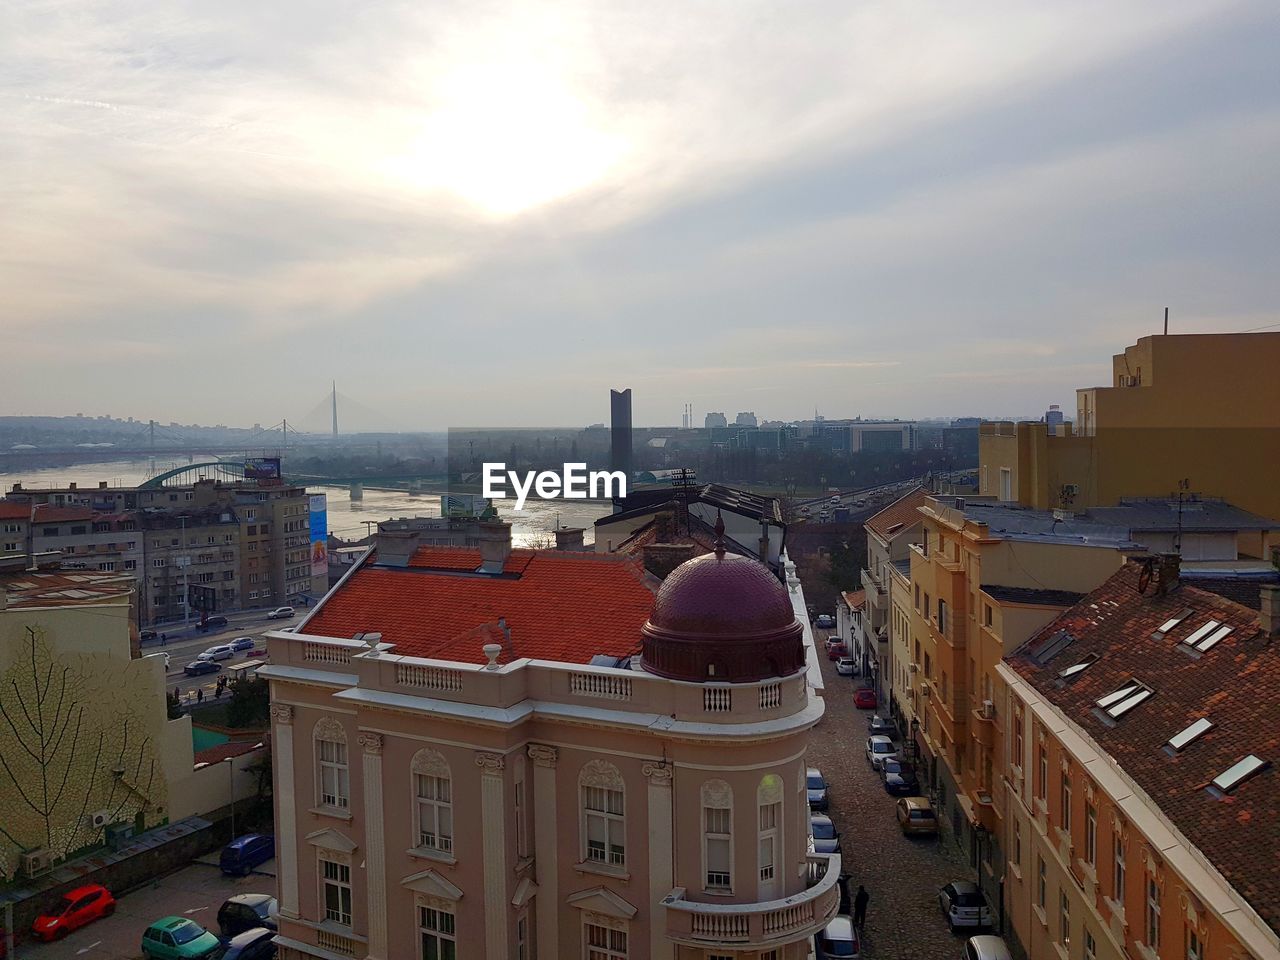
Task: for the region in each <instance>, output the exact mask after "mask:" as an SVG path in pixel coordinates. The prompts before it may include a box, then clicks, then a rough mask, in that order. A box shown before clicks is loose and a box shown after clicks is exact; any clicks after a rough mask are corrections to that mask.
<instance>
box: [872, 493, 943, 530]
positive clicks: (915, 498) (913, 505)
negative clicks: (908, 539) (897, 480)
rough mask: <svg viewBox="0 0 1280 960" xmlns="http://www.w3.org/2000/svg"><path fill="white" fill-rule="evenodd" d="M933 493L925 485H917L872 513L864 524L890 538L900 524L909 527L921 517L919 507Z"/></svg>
mask: <svg viewBox="0 0 1280 960" xmlns="http://www.w3.org/2000/svg"><path fill="white" fill-rule="evenodd" d="M930 496H931V494H930V493H929V491H928V490H926V489H925V488H924V487H916V488H915V489H914V490H912V491H911V492H910V493H908V494H907V495H906V496H905V497H899V498H898V499H897V500H895V501H893V503H891V504H889V505H888V506H887V507H885V508H884V509H883V510H881V511H880V512H879V513H875V514H872V515H871V517H869V518H868V519H867V522H866V523H864V524H863V526H864V527H866V528H867V529H868V530H870V531H871V532H872V533H874V534H875V535H876V536H878V537H880V538H881V539H882V540H888V539H889V538H890V537H892V536H893V535H894V534H895V533H897V532H898V529H899V527H898V525H899V524H900V525H901V526H903V527H909V526H911V525H912V524H913V523H915V522H916V521H917V520H919V519H920V512H919V508H920V507H923V506H924V503H925V501H926V500H928V499H929V497H930Z"/></svg>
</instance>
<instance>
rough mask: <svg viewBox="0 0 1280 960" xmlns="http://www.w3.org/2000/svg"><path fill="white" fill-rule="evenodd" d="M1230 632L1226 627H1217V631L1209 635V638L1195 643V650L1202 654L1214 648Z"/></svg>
mask: <svg viewBox="0 0 1280 960" xmlns="http://www.w3.org/2000/svg"><path fill="white" fill-rule="evenodd" d="M1230 632H1231V628H1230V627H1226V626H1223V627H1219V628H1218V629H1217V630H1215V631H1213V633H1211V634H1209V636H1207V637H1205V638H1204V639H1203V640H1201V641H1200V642H1199V643H1197V644H1196V649H1197V650H1199V651H1200V652H1201V653H1203V652H1204V651H1205V650H1208V649H1210V648H1211V647H1213V646H1216V645H1217V644H1218V643H1219V642H1220V641H1221V640H1222V639H1223V638H1224V637H1225V636H1226V635H1227V634H1229V633H1230Z"/></svg>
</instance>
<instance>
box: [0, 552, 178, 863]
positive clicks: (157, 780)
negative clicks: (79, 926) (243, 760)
mask: <svg viewBox="0 0 1280 960" xmlns="http://www.w3.org/2000/svg"><path fill="white" fill-rule="evenodd" d="M26 564H27V561H26V558H25V557H18V558H16V559H15V560H13V561H10V562H8V563H6V564H5V565H4V566H2V567H0V689H2V690H3V694H0V810H3V811H4V817H3V819H2V820H0V883H4V882H6V881H12V880H18V879H22V878H23V877H28V876H38V875H39V874H40V873H43V872H44V871H46V870H47V869H49V867H50V866H51V865H52V864H54V863H57V862H59V861H62V860H66V859H69V858H71V857H73V856H75V855H76V854H77V853H78V852H81V851H85V850H88V849H91V848H94V847H97V846H100V845H102V844H103V843H104V841H105V839H106V836H107V833H108V831H110V830H112V829H113V828H114V829H120V828H128V827H132V828H134V829H135V830H142V829H149V828H151V827H154V826H157V825H159V824H162V823H164V822H165V821H167V820H172V819H179V818H181V817H186V816H189V815H190V814H191V813H193V812H195V810H194V809H176V810H175V809H174V808H175V807H184V806H186V805H188V803H189V802H190V801H187V800H185V799H178V798H176V797H175V787H176V786H178V785H180V784H182V783H184V782H185V781H187V780H190V778H191V777H192V766H193V763H192V742H191V723H190V720H189V719H187V718H185V717H184V718H182V719H180V720H169V719H168V718H167V712H166V707H165V698H164V688H165V668H164V657H163V655H162V654H155V655H152V656H146V657H138V656H136V655H135V647H134V640H133V637H134V629H133V624H134V622H135V619H136V615H135V614H134V612H133V610H132V605H133V603H134V598H135V596H136V581H135V580H134V578H133V576H132V574H128V573H119V574H114V573H99V572H89V571H78V570H58V569H56V567H54V568H47V569H41V570H27V569H24V568H25V567H26ZM178 791H179V792H182V791H181V787H178ZM188 792H189V791H188Z"/></svg>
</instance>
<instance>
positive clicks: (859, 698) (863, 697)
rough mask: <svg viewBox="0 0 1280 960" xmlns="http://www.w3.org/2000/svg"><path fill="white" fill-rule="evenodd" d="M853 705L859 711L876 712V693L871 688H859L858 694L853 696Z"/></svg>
mask: <svg viewBox="0 0 1280 960" xmlns="http://www.w3.org/2000/svg"><path fill="white" fill-rule="evenodd" d="M853 705H854V706H855V707H857V708H858V709H859V710H874V709H875V708H876V692H875V691H874V690H872V689H871V688H870V687H859V688H858V692H857V693H855V694H854V695H853Z"/></svg>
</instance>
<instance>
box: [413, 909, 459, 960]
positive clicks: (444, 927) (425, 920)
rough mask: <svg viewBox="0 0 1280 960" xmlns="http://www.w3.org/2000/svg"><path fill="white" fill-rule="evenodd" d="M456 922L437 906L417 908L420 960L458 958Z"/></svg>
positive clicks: (448, 912)
mask: <svg viewBox="0 0 1280 960" xmlns="http://www.w3.org/2000/svg"><path fill="white" fill-rule="evenodd" d="M456 929H457V920H456V918H455V917H454V915H453V913H451V912H450V911H448V910H442V909H440V908H439V907H437V906H431V907H425V906H419V907H418V939H419V941H420V942H421V943H422V960H455V958H456V957H457V956H458V941H457V938H456V933H455V931H456Z"/></svg>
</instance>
